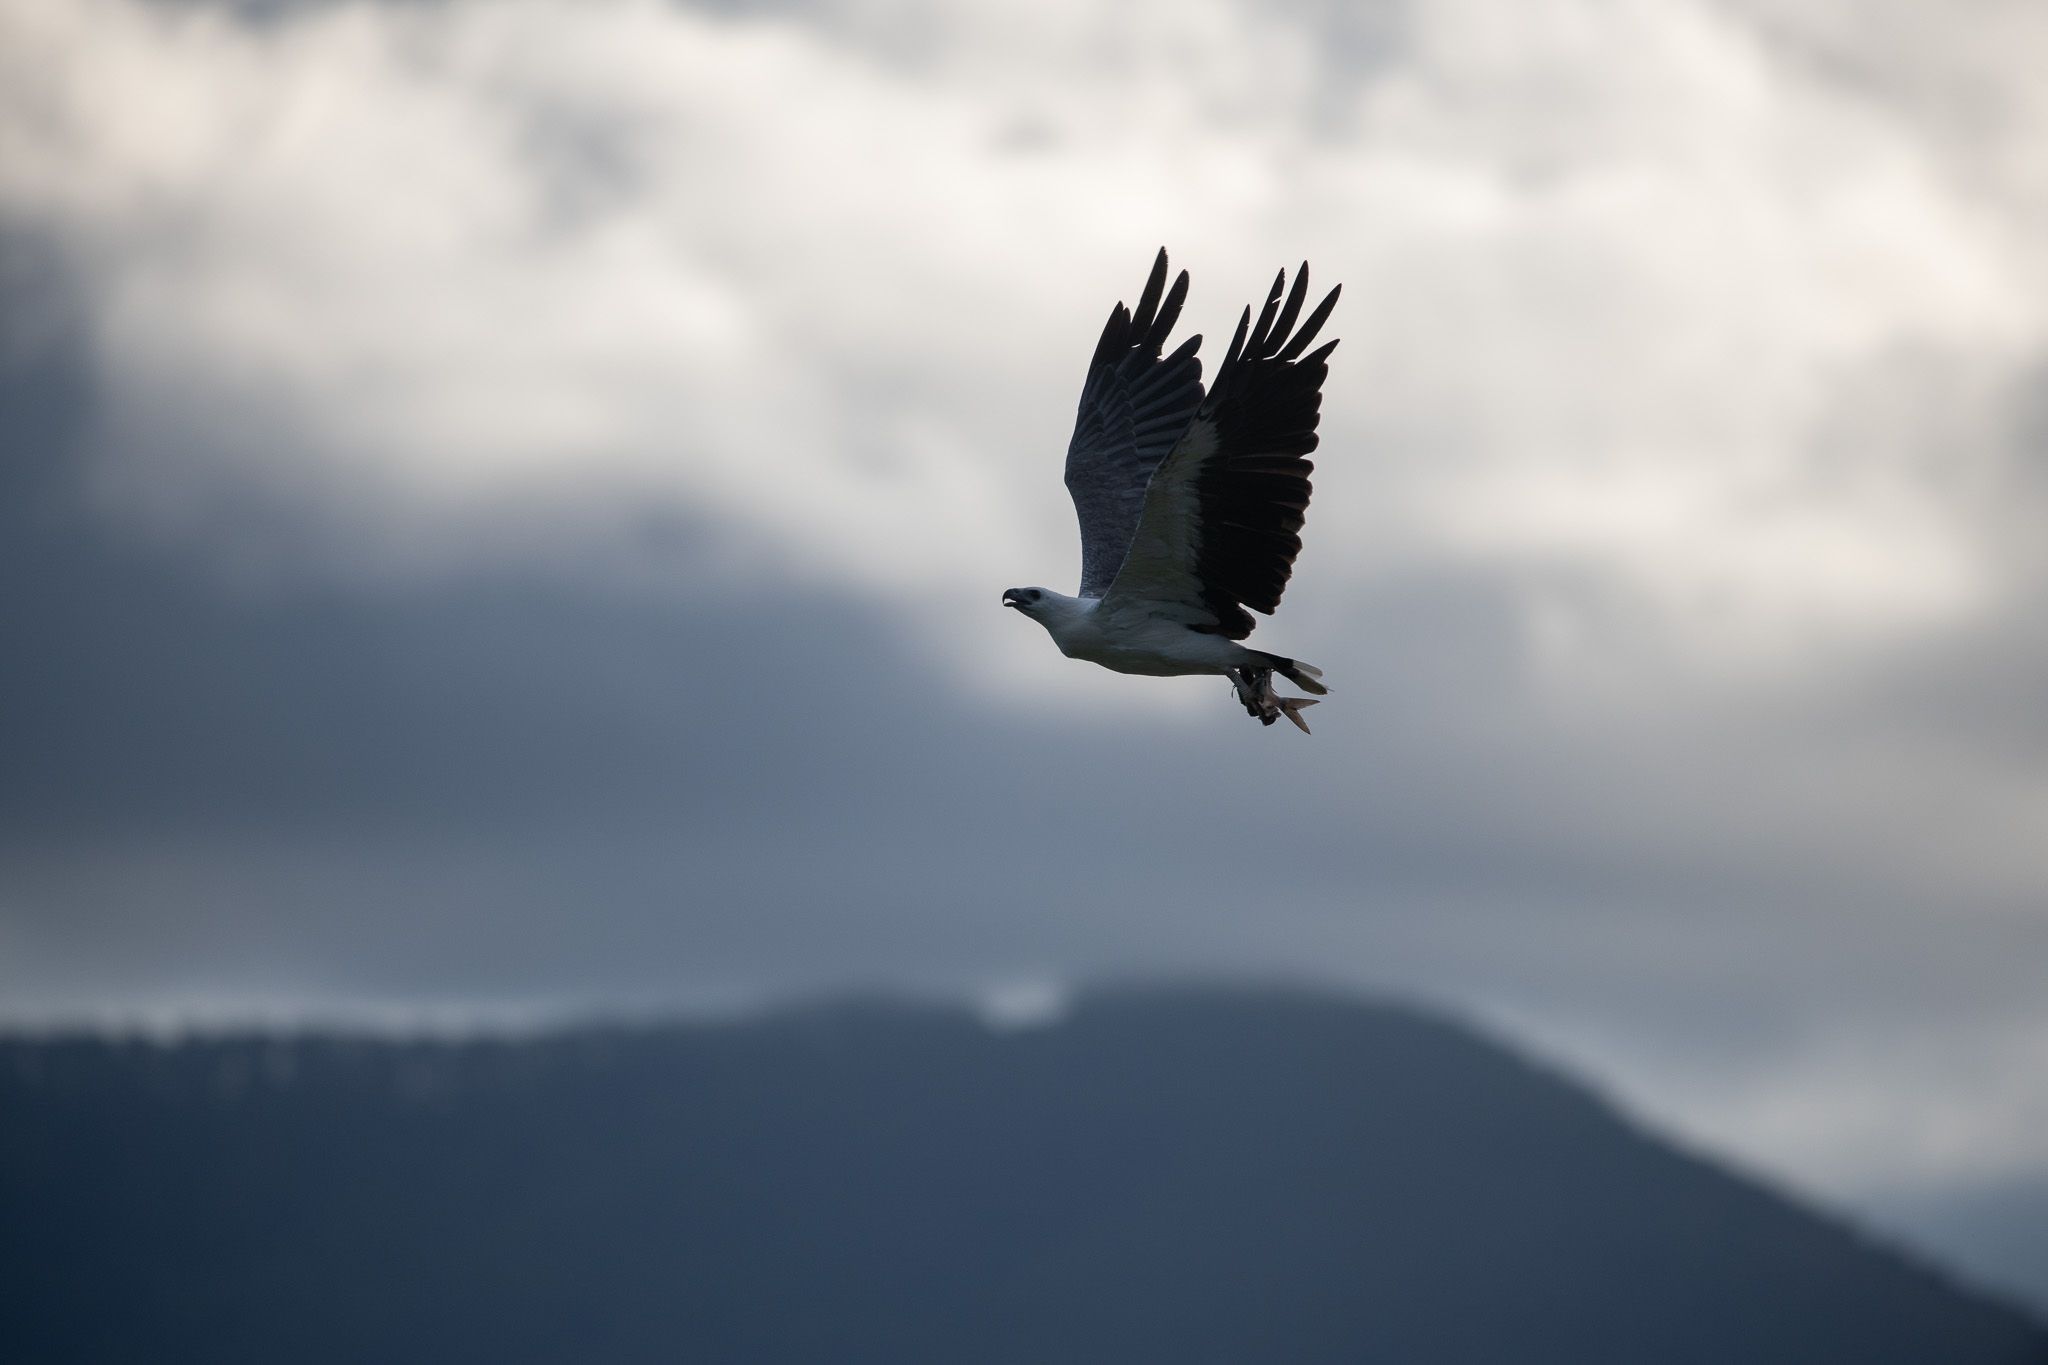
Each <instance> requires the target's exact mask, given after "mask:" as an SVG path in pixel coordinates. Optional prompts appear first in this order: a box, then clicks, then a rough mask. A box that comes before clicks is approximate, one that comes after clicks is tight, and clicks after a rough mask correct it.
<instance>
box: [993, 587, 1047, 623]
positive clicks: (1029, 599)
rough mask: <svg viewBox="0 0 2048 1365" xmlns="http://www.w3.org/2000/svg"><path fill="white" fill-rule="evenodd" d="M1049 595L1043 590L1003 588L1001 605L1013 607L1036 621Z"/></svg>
mask: <svg viewBox="0 0 2048 1365" xmlns="http://www.w3.org/2000/svg"><path fill="white" fill-rule="evenodd" d="M1051 595H1052V594H1050V593H1048V592H1047V591H1046V590H1045V589H1044V588H1005V589H1004V590H1003V605H1004V606H1006V607H1015V608H1016V609H1017V610H1018V611H1021V612H1023V613H1024V614H1025V615H1026V616H1029V617H1032V618H1033V619H1036V618H1037V617H1038V615H1039V613H1040V612H1042V611H1043V610H1044V609H1045V606H1046V602H1047V599H1048V598H1049V597H1051Z"/></svg>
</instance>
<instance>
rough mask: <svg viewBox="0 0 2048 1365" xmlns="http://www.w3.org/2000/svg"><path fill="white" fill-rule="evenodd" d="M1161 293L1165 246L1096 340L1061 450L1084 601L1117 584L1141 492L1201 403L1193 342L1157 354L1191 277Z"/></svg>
mask: <svg viewBox="0 0 2048 1365" xmlns="http://www.w3.org/2000/svg"><path fill="white" fill-rule="evenodd" d="M1165 288H1166V249H1165V248H1164V247H1161V248H1160V249H1159V259H1158V260H1156V261H1154V262H1153V263H1152V275H1151V278H1150V279H1148V280H1146V281H1145V292H1144V293H1143V294H1141V295H1139V296H1138V307H1137V309H1136V310H1135V311H1133V310H1131V309H1127V308H1125V307H1124V305H1123V304H1122V303H1118V304H1117V306H1116V309H1115V311H1113V312H1112V313H1110V315H1109V322H1108V324H1107V325H1106V326H1104V327H1103V329H1102V339H1101V340H1100V341H1098V342H1096V343H1095V358H1094V359H1093V360H1091V361H1089V362H1088V379H1087V382H1086V383H1084V384H1083V385H1082V386H1081V409H1080V412H1079V413H1078V414H1077V415H1076V416H1075V419H1074V439H1073V440H1072V441H1070V442H1068V444H1067V492H1068V493H1070V494H1071V495H1072V496H1073V499H1074V512H1075V515H1077V516H1078V517H1079V518H1080V521H1081V595H1082V596H1083V597H1100V596H1101V595H1102V594H1103V592H1104V591H1106V590H1107V589H1108V587H1109V585H1110V582H1111V580H1113V579H1114V578H1115V577H1116V573H1117V569H1118V568H1119V567H1120V566H1121V565H1122V564H1123V562H1124V553H1125V552H1126V551H1127V550H1128V549H1129V548H1130V544H1131V537H1132V536H1133V535H1134V534H1135V533H1136V532H1137V529H1138V516H1139V513H1140V512H1141V511H1142V510H1143V508H1144V504H1145V485H1146V484H1147V483H1149V482H1151V479H1152V471H1153V470H1155V469H1157V468H1158V467H1159V462H1160V461H1161V460H1163V459H1165V458H1166V454H1167V452H1168V451H1170V450H1172V449H1173V445H1174V442H1175V441H1177V440H1179V439H1180V436H1181V433H1182V432H1184V431H1186V430H1187V426H1188V421H1189V419H1190V418H1192V417H1193V416H1194V414H1195V408H1196V406H1197V405H1198V404H1200V403H1201V401H1202V362H1201V361H1199V360H1197V359H1196V358H1195V350H1196V348H1197V347H1199V346H1200V345H1201V344H1202V339H1201V338H1200V337H1199V336H1193V337H1189V338H1188V339H1187V340H1186V341H1184V342H1182V343H1181V344H1180V348H1179V349H1178V350H1176V351H1174V353H1173V354H1172V355H1169V356H1164V357H1162V356H1161V355H1160V354H1159V351H1160V347H1161V346H1163V345H1164V344H1165V342H1166V334H1167V333H1168V332H1171V331H1172V330H1173V324H1174V322H1175V321H1176V320H1177V319H1178V318H1179V317H1180V306H1181V302H1182V301H1183V300H1184V299H1186V298H1187V296H1188V272H1187V271H1185V270H1183V271H1181V272H1180V277H1179V278H1178V279H1176V280H1175V281H1174V282H1173V289H1172V290H1171V292H1167V293H1166V294H1165V297H1164V298H1163V299H1162V298H1161V292H1162V291H1163V290H1165Z"/></svg>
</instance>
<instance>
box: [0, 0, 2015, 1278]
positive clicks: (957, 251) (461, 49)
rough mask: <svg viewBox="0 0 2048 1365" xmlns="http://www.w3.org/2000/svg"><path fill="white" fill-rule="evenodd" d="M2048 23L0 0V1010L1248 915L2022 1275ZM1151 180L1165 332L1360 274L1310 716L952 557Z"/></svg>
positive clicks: (1498, 11)
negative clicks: (1158, 659) (1108, 642)
mask: <svg viewBox="0 0 2048 1365" xmlns="http://www.w3.org/2000/svg"><path fill="white" fill-rule="evenodd" d="M2044 60H2048V10H2043V9H2042V8H2041V7H2039V6H2038V5H2035V4H2032V3H2028V0H2011V2H2010V3H2005V2H2003V0H1979V2H1978V3H1972V4H1968V5H1938V6H1937V5H1928V4H1924V3H1909V2H1908V0H1875V2H1873V0H1859V2H1858V3H1854V4H1851V3H1848V2H1847V0H1843V2H1842V3H1816V2H1815V0H1797V2H1796V3H1794V2H1793V0H1786V3H1783V4H1770V3H1762V2H1761V0H1756V2H1751V0H1659V2H1658V3H1650V2H1649V0H1638V2H1637V3H1629V2H1628V0H1524V2H1523V3H1516V4H1506V5H1503V4H1480V3H1477V0H1412V2H1409V3H1400V2H1396V0H1388V2H1387V3H1381V4H1377V5H1358V6H1353V5H1348V4H1339V3H1330V4H1318V3H1296V4H1283V5H1277V6H1276V5H1271V4H1254V3H1249V2H1247V3H1242V4H1238V3H1225V2H1223V0H1170V3H1168V2H1166V0H1161V2H1160V3H1149V4H1147V3H1141V4H1133V5H1124V6H1102V5H1097V4H1092V3H1079V2H1078V0H1077V2H1076V3H1071V4H1065V3H1060V2H1058V0H1055V2H1054V3H1040V4H1033V5H1029V6H1022V5H1020V6H1014V7H1000V8H998V7H988V8H979V9H977V8H976V7H973V6H969V5H962V4H955V3H939V0H931V2H930V3H923V4H920V3H916V2H915V0H904V2H901V3H899V2H897V0H871V2H870V0H819V2H818V3H815V4H813V3H805V2H804V0H788V2H787V3H780V4H774V5H770V6H767V7H765V8H763V9H761V10H753V9H749V8H747V7H744V6H740V5H729V4H720V3H707V4H704V5H700V6H691V5H682V4H657V3H651V2H649V3H598V4H590V3H572V2H571V0H510V2H508V3H489V4H484V3H462V2H461V0H447V2H437V0H421V2H419V3H396V2H395V0H393V2H392V3H384V4H340V3H335V4H323V3H313V4H302V5H301V4H291V3H248V4H242V5H235V4H227V3H221V4H205V3H169V2H167V0H166V2H163V3H154V4H150V3H136V2H135V0H72V2H71V3H65V4H50V3H45V2H44V0H0V329H4V330H0V401H4V404H5V407H4V411H0V440H4V442H5V459H4V463H0V629H4V631H5V636H4V647H5V650H6V666H5V669H4V671H0V1015H5V1016H7V1017H10V1018H15V1019H50V1018H79V1017H102V1018H104V1017H117V1018H126V1019H133V1018H137V1017H145V1016H146V1017H151V1018H159V1019H160V1018H167V1017H186V1016H206V1017H241V1016H251V1015H255V1016H262V1017H275V1016H279V1015H283V1016H297V1015H305V1014H336V1013H344V1014H354V1015H355V1016H358V1017H360V1016H361V1014H362V1013H363V1012H364V1011H372V1012H375V1011H384V1012H392V1011H395V1012H397V1013H399V1014H401V1015H405V1014H408V1013H418V1012H421V1011H426V1012H434V1011H440V1012H452V1013H454V1014H456V1015H462V1014H464V1013H471V1014H484V1015H490V1016H493V1017H496V1016H502V1015H507V1014H517V1013H519V1012H521V1011H527V1010H532V1009H544V1010H586V1009H604V1008H614V1009H615V1008H622V1007H630V1008H645V1007H659V1006H665V1005H674V1004H685V1005H691V1006H702V1005H707V1004H709V1005H720V1004H730V1003H740V1002H745V1001H748V1000H753V999H759V998H765V997H774V996H780V995H785V994H788V993H791V992H800V991H809V990H817V989H836V988H843V987H852V986H866V985H877V984H907V985H914V986H918V987H921V988H936V989H957V988H962V987H965V988H969V989H974V990H988V989H997V988H1014V987H1020V986H1030V985H1033V984H1034V983H1047V982H1059V981H1068V980H1075V979H1087V978H1094V977H1100V976H1104V975H1130V974H1141V973H1148V972H1156V971H1162V970H1170V971H1175V972H1203V973H1244V972H1254V973H1263V974H1292V975H1310V976H1315V977H1318V978H1322V979H1329V980H1336V981H1340V982H1347V983H1356V984H1359V985H1362V986H1367V987H1371V988H1373V989H1378V990H1390V991H1394V992H1398V993H1400V994H1402V995H1406V996H1412V997H1419V998H1422V999H1425V1000H1429V1001H1435V1002H1439V1003H1442V1004H1446V1005H1448V1006H1450V1007H1453V1008H1456V1009H1458V1010H1460V1011H1463V1012H1466V1013H1470V1014H1476V1015H1478V1016H1480V1017H1482V1018H1484V1019H1487V1020H1490V1021H1493V1022H1494V1023H1495V1024H1497V1025H1498V1026H1500V1027H1502V1028H1504V1029H1510V1030H1512V1031H1513V1032H1514V1033H1515V1034H1516V1035H1517V1036H1518V1037H1520V1038H1523V1039H1525V1040H1527V1042H1528V1044H1529V1045H1530V1046H1532V1047H1536V1048H1538V1049H1539V1050H1542V1051H1544V1052H1545V1053H1547V1054H1549V1055H1552V1056H1555V1057H1559V1058H1561V1059H1563V1060H1565V1061H1567V1062H1569V1063H1571V1064H1573V1065H1574V1066H1576V1067H1578V1068H1580V1069H1581V1070H1583V1071H1584V1072H1586V1073H1587V1074H1589V1075H1591V1076H1592V1077H1593V1078H1595V1079H1596V1080H1597V1081H1598V1082H1599V1083H1601V1084H1602V1085H1604V1086H1605V1087H1607V1088H1608V1089H1609V1090H1610V1091H1611V1092H1612V1093H1614V1094H1616V1095H1617V1096H1618V1097H1619V1098H1620V1099H1621V1100H1622V1101H1623V1102H1624V1103H1626V1104H1627V1105H1629V1106H1630V1107H1632V1108H1633V1109H1635V1110H1636V1111H1637V1112H1639V1113H1641V1114H1643V1115H1646V1116H1647V1117H1649V1118H1650V1119H1652V1120H1654V1121H1655V1122H1657V1123H1659V1124H1661V1125H1663V1126H1665V1127H1666V1128H1667V1129H1669V1130H1672V1131H1676V1132H1678V1133H1680V1134H1682V1135H1684V1136H1685V1137H1686V1138H1688V1139H1689V1140H1691V1141H1693V1142H1695V1143H1698V1144H1700V1145H1704V1146H1707V1147H1710V1148H1712V1149H1714V1150H1717V1151H1720V1152H1722V1153H1726V1154H1731V1155H1733V1156H1735V1157H1737V1158H1739V1159H1740V1160H1742V1161H1743V1162H1745V1163H1748V1164H1749V1165H1751V1166H1752V1167H1753V1168H1755V1169H1760V1170H1763V1171H1766V1172H1768V1173H1770V1174H1772V1175H1773V1176H1774V1177H1776V1178H1779V1179H1782V1180H1785V1181H1787V1182H1789V1183H1791V1184H1793V1185H1795V1186H1797V1187H1798V1188H1801V1189H1804V1190H1807V1191H1809V1192H1814V1193H1817V1194H1819V1195H1821V1196H1823V1197H1825V1198H1828V1199H1830V1200H1832V1201H1834V1202H1836V1203H1837V1204H1844V1205H1847V1206H1851V1207H1854V1208H1856V1209H1858V1210H1860V1211H1861V1212H1862V1213H1863V1214H1864V1215H1865V1216H1867V1217H1871V1218H1874V1219H1877V1220H1879V1221H1880V1222H1883V1223H1885V1224H1887V1225H1888V1226H1893V1227H1904V1228H1906V1229H1907V1230H1909V1231H1911V1232H1913V1233H1914V1234H1915V1235H1918V1236H1920V1237H1922V1238H1923V1240H1925V1241H1926V1242H1928V1243H1929V1244H1932V1245H1938V1246H1940V1247H1942V1248H1944V1249H1946V1250H1948V1251H1950V1252H1951V1253H1953V1254H1959V1255H1963V1256H1965V1257H1968V1258H1970V1259H1971V1261H1972V1263H1973V1264H1974V1265H1975V1266H1976V1267H1977V1269H1978V1270H1979V1272H1980V1273H1983V1274H1987V1275H1990V1276H1992V1277H2000V1278H2002V1279H2003V1280H2004V1281H2005V1282H2007V1283H2009V1284H2016V1285H2021V1286H2027V1287H2031V1289H2032V1290H2033V1292H2034V1293H2035V1294H2036V1295H2037V1297H2038V1299H2039V1301H2040V1302H2042V1303H2044V1304H2048V1138H2044V1137H2043V1134H2044V1133H2048V989H2044V988H2043V982H2044V981H2048V857H2044V854H2043V852H2042V849H2043V848H2044V847H2048V724H2044V722H2043V719H2042V698H2043V696H2044V694H2048V557H2044V546H2048V538H2044V537H2043V536H2042V535H2041V527H2042V521H2043V514H2044V511H2048V476H2044V474H2043V469H2044V464H2043V459H2044V455H2048V449H2044V447H2048V364H2044V362H2048V158H2043V157H2042V156H2041V155H2040V149H2041V148H2042V147H2043V146H2044V145H2048V85H2044V84H2043V83H2042V82H2041V80H2040V79H2039V73H2040V70H2041V65H2042V62H2043V61H2044ZM1161 243H1164V244H1165V245H1166V246H1167V247H1168V248H1169V250H1170V251H1171V252H1172V253H1173V256H1174V260H1175V263H1176V265H1177V266H1185V267H1187V268H1188V269H1189V270H1190V271H1191V272H1192V274H1193V277H1194V284H1193V292H1192V294H1191V298H1190V302H1189V305H1188V308H1187V311H1186V313H1185V315H1184V324H1183V325H1184V326H1185V327H1188V328H1192V329H1194V330H1200V331H1204V332H1206V333H1207V334H1208V335H1210V336H1211V337H1212V338H1215V339H1216V340H1217V341H1220V340H1222V339H1223V338H1224V337H1226V336H1227V334H1228V329H1229V327H1230V326H1231V325H1232V324H1233V323H1234V322H1235V320H1236V315H1237V312H1238V310H1239V309H1240V308H1242V307H1243V306H1244V304H1245V303H1247V302H1249V301H1252V300H1253V298H1254V297H1255V296H1256V295H1259V294H1260V293H1261V291H1262V290H1263V288H1264V286H1265V285H1266V284H1267V282H1268V281H1269V280H1270V279H1271V276H1272V272H1273V270H1274V269H1275V268H1276V267H1278V266H1280V265H1283V264H1284V265H1290V266H1291V265H1292V264H1293V263H1295V262H1297V261H1299V260H1301V259H1302V258H1304V257H1306V258H1307V259H1308V260H1309V261H1310V263H1311V271H1312V277H1313V280H1312V282H1313V283H1314V284H1315V285H1316V286H1321V285H1324V284H1331V283H1337V282H1340V281H1341V282H1342V283H1343V285H1344V299H1343V303H1342V305H1341V306H1340V309H1339V311H1338V313H1337V316H1336V320H1335V322H1334V323H1333V324H1332V325H1331V328H1330V334H1332V335H1339V336H1342V337H1343V338H1344V342H1343V345H1342V346H1340V347H1339V349H1338V351H1337V353H1336V355H1335V357H1334V360H1333V370H1332V376H1331V380H1330V383H1329V386H1328V390H1327V394H1326V401H1325V406H1324V422H1323V445H1322V450H1321V451H1320V452H1319V454H1318V456H1317V461H1318V473H1317V477H1316V484H1317V493H1316V500H1315V507H1314V509H1313V512H1312V514H1311V516H1310V519H1309V527H1308V531H1307V534H1306V539H1307V549H1306V551H1305V553H1304V554H1303V556H1302V559H1301V561H1300V564H1299V566H1298V571H1297V575H1296V578H1295V581H1294V585H1293V587H1292V588H1291V589H1290V592H1289V594H1288V598H1287V601H1286V603H1285V604H1284V606H1283V608H1282V610H1281V612H1280V614H1279V616H1278V617H1277V618H1276V620H1275V621H1274V622H1272V623H1271V624H1269V625H1266V626H1264V627H1263V628H1262V629H1261V631H1260V633H1259V635H1258V636H1257V637H1256V639H1255V643H1259V644H1262V645H1265V646H1266V647H1268V648H1272V649H1275V650H1278V651H1280V652H1284V653H1288V654H1294V655H1298V656H1300V657H1302V658H1305V659H1307V660H1309V661H1311V662H1314V663H1316V664H1318V665H1320V666H1322V667H1323V668H1324V669H1325V670H1326V672H1327V674H1328V680H1329V681H1330V683H1331V684H1332V686H1333V688H1334V695H1333V696H1332V697H1331V698H1330V700H1329V703H1328V704H1326V705H1324V706H1322V707H1320V708H1318V709H1317V710H1316V711H1315V712H1314V713H1312V720H1313V722H1314V724H1315V726H1316V733H1315V735H1314V736H1313V737H1312V738H1304V737H1303V736H1301V735H1299V734H1296V733H1294V732H1293V731H1291V730H1289V729H1287V728H1286V727H1277V728H1275V729H1273V730H1261V729H1260V728H1259V727H1257V726H1254V725H1252V724H1251V723H1250V722H1249V721H1248V720H1247V719H1246V718H1245V717H1244V716H1243V714H1242V713H1241V711H1239V710H1238V709H1237V708H1236V706H1235V704H1234V703H1233V702H1232V700H1231V698H1230V696H1229V690H1228V687H1227V685H1226V684H1224V683H1222V682H1220V681H1217V680H1206V681H1205V680H1199V679H1177V680H1165V681H1162V680H1153V679H1134V678H1123V677H1118V676H1115V675H1111V674H1108V673H1105V672H1102V671H1100V670H1096V669H1092V668H1088V667H1085V666H1082V665H1078V664H1074V663H1071V662H1069V661H1067V660H1065V659H1063V658H1061V657H1060V656H1059V655H1058V653H1057V652H1056V651H1055V650H1054V649H1053V648H1052V647H1051V646H1050V644H1049V643H1048V642H1047V640H1046V639H1045V638H1044V636H1043V633H1042V632H1041V631H1039V630H1038V629H1037V628H1036V627H1034V626H1032V625H1031V624H1030V623H1029V622H1027V621H1023V620H1021V619H1019V618H1018V617H1017V616H1016V615H1015V614H1014V613H1007V612H1003V611H1001V610H1000V609H999V607H998V606H997V599H998V596H999V594H1000V592H1001V590H1002V589H1003V588H1005V587H1008V586H1012V585H1018V584H1031V583H1039V584H1045V585H1048V586H1052V587H1055V588H1060V589H1062V590H1066V589H1070V588H1071V587H1072V585H1073V582H1074V579H1075V576H1076V573H1077V569H1078V550H1077V546H1076V544H1075V540H1074V532H1073V514H1072V511H1071V508H1070V507H1069V505H1068V504H1067V502H1066V500H1065V494H1064V491H1063V489H1062V488H1061V485H1060V480H1059V468H1060V461H1061V459H1062V453H1063V450H1064V446H1065V442H1066V437H1067V432H1068V429H1069V426H1070V423H1071V420H1072V414H1073V403H1074V399H1075V397H1076V395H1077V392H1078V386H1079V382H1080V378H1081V372H1082V367H1083V365H1084V363H1085V361H1086V359H1087V357H1088V354H1089V352H1090V350H1091V348H1092V345H1093V342H1094V339H1095V335H1096V333H1097V331H1098V330H1099V329H1100V326H1101V323H1102V319H1103V317H1104V315H1105V314H1106V312H1107V310H1108V308H1109V306H1110V305H1111V304H1112V303H1113V302H1114V301H1115V300H1116V299H1118V298H1119V297H1122V298H1126V299H1129V298H1134V297H1135V294H1136V292H1137V290H1138V288H1139V286H1140V285H1141V284H1142V282H1143V278H1144V272H1145V270H1146V268H1147V266H1148V265H1149V264H1150V260H1151V256H1152V253H1153V252H1154V250H1156V248H1157V247H1158V246H1159V245H1160V244H1161ZM1212 363H1213V360H1212ZM2029 1229H2033V1231H2029Z"/></svg>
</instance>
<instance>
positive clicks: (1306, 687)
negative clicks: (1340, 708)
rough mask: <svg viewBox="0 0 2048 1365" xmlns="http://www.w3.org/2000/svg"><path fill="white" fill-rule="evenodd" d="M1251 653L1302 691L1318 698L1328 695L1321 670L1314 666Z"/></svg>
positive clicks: (1274, 655)
mask: <svg viewBox="0 0 2048 1365" xmlns="http://www.w3.org/2000/svg"><path fill="white" fill-rule="evenodd" d="M1252 652H1253V653H1254V654H1257V655H1258V656H1259V662H1260V663H1261V664H1263V665H1264V666H1265V667H1267V668H1270V669H1272V670H1273V671H1274V672H1275V673H1278V674H1279V675H1280V676H1281V677H1283V678H1285V679H1287V681H1289V682H1291V683H1293V684H1294V685H1295V686H1296V687H1298V688H1300V689H1301V690H1302V691H1304V692H1308V693H1312V694H1313V695H1315V696H1318V697H1326V696H1328V695H1329V693H1330V689H1329V688H1327V687H1325V686H1323V670H1322V669H1320V668H1317V667H1316V666H1315V665H1314V664H1305V663H1303V662H1302V661H1301V660H1299V659H1283V658H1281V657H1280V656H1279V655H1278V654H1267V653H1265V652H1264V651H1262V650H1253V651H1252Z"/></svg>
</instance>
